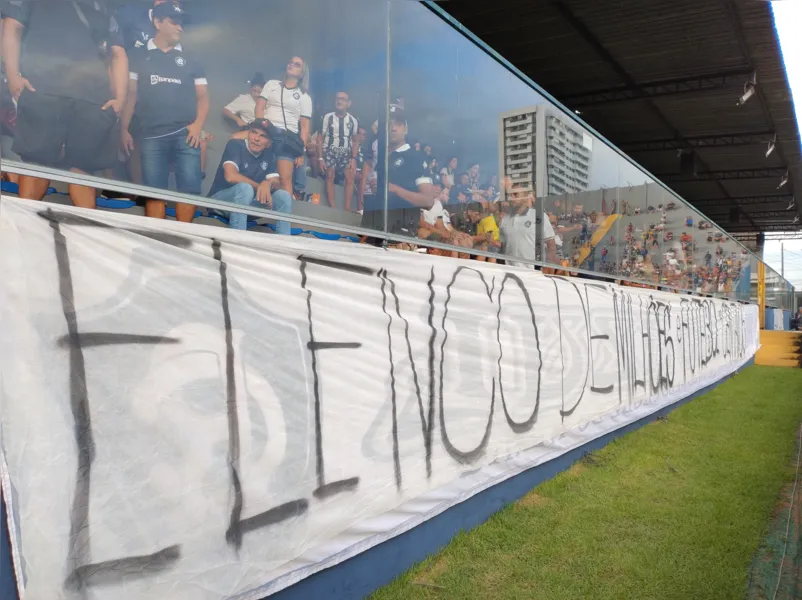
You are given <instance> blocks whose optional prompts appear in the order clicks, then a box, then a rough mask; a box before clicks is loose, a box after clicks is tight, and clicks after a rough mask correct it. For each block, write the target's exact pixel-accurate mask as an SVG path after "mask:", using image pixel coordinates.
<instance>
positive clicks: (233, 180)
mask: <svg viewBox="0 0 802 600" xmlns="http://www.w3.org/2000/svg"><path fill="white" fill-rule="evenodd" d="M223 175H224V176H225V179H226V182H228V183H230V184H231V185H236V184H238V183H247V184H248V185H249V186H251V187H252V188H253V189H254V190H257V189H259V184H258V183H257V182H255V181H254V180H253V179H251V178H250V177H245V175H243V174H242V173H240V172H239V169H238V168H237V165H235V164H234V163H233V162H226V163H223Z"/></svg>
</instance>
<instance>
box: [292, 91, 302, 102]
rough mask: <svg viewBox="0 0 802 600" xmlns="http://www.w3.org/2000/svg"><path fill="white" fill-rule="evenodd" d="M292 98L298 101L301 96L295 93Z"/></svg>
mask: <svg viewBox="0 0 802 600" xmlns="http://www.w3.org/2000/svg"><path fill="white" fill-rule="evenodd" d="M292 97H293V98H295V99H296V100H300V99H301V94H299V93H298V92H295V93H294V94H293V95H292Z"/></svg>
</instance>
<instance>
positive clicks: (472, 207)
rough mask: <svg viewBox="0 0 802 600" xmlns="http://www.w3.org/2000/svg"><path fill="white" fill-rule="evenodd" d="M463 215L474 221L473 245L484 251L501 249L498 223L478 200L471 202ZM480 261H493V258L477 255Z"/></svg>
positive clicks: (498, 250)
mask: <svg viewBox="0 0 802 600" xmlns="http://www.w3.org/2000/svg"><path fill="white" fill-rule="evenodd" d="M465 216H466V217H468V219H469V220H470V221H472V222H474V223H476V235H475V236H473V242H474V245H473V247H474V248H476V249H477V250H482V251H484V252H490V253H498V252H500V251H501V241H500V236H499V229H498V224H497V223H496V219H495V217H494V216H493V215H491V214H487V213H486V212H485V210H484V208H483V207H482V204H481V203H479V202H472V203H471V204H469V205H468V208H467V210H466V211H465ZM476 260H478V261H480V262H484V261H487V262H490V263H495V262H496V259H495V258H487V257H485V256H477V257H476Z"/></svg>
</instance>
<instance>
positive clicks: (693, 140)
mask: <svg viewBox="0 0 802 600" xmlns="http://www.w3.org/2000/svg"><path fill="white" fill-rule="evenodd" d="M773 138H774V132H772V131H753V132H743V133H728V134H717V135H700V136H691V137H683V138H681V139H660V140H642V141H639V142H627V143H623V144H619V148H620V149H621V150H623V151H624V152H660V151H666V150H686V149H688V148H689V147H691V148H723V147H728V146H751V145H754V144H760V143H765V142H770V141H771V140H772V139H773Z"/></svg>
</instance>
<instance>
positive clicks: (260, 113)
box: [253, 92, 267, 119]
mask: <svg viewBox="0 0 802 600" xmlns="http://www.w3.org/2000/svg"><path fill="white" fill-rule="evenodd" d="M263 93H264V92H263ZM265 108H267V99H266V98H265V97H264V96H259V97H258V98H257V99H256V108H254V109H253V114H255V115H256V118H257V119H264V118H265Z"/></svg>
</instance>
